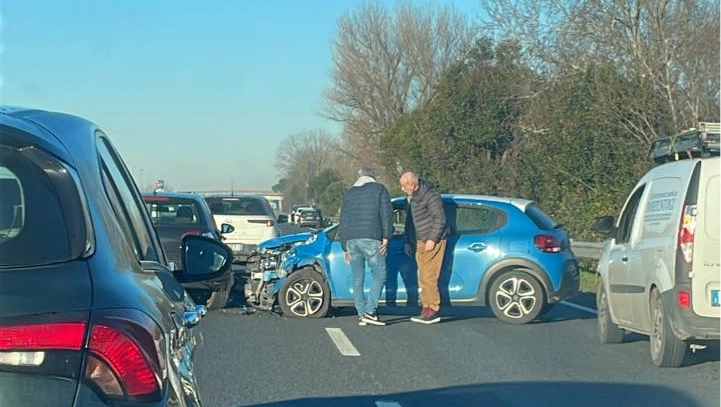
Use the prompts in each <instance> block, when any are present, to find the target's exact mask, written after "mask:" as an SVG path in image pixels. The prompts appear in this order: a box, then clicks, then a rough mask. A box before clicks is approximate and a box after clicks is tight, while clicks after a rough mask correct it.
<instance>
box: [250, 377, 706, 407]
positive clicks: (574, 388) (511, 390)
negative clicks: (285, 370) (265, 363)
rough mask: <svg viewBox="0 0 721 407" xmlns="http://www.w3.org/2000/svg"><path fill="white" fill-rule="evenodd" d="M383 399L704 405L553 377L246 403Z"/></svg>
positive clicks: (656, 391)
mask: <svg viewBox="0 0 721 407" xmlns="http://www.w3.org/2000/svg"><path fill="white" fill-rule="evenodd" d="M383 401H385V402H386V403H388V404H385V405H389V406H390V405H401V406H412V407H438V406H443V407H516V406H518V407H529V406H532V407H546V406H548V407H579V406H583V407H607V406H614V407H637V406H646V407H648V406H659V407H661V406H663V407H667V406H684V407H701V406H702V405H701V404H700V403H699V402H697V401H695V400H693V399H692V398H690V397H689V396H688V395H686V394H684V393H681V392H679V391H676V390H672V389H669V388H666V387H663V386H656V385H646V384H628V383H594V382H558V381H548V382H510V383H508V382H505V383H489V384H476V385H468V386H454V387H446V388H440V389H430V390H419V391H412V392H403V393H390V394H379V395H372V396H371V395H369V396H366V395H360V396H347V397H308V398H302V399H295V400H286V401H280V402H272V403H264V404H254V405H252V406H251V405H246V406H245V407H335V406H343V407H371V406H377V405H383V403H381V402H383ZM379 403H380V404H379ZM392 403H395V404H392ZM241 406H242V405H239V406H237V407H241Z"/></svg>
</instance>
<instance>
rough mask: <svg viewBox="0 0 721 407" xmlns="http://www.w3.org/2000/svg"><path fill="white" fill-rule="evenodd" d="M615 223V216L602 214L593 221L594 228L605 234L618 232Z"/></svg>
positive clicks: (609, 234)
mask: <svg viewBox="0 0 721 407" xmlns="http://www.w3.org/2000/svg"><path fill="white" fill-rule="evenodd" d="M614 223H615V220H614V219H613V216H602V217H600V218H596V220H595V221H594V223H593V229H594V230H595V231H596V232H598V233H601V234H603V235H606V236H611V235H614V234H615V233H616V226H615V225H614Z"/></svg>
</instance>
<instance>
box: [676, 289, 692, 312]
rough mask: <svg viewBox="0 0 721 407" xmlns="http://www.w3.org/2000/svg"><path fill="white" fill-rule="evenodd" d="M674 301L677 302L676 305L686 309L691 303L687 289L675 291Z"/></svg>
mask: <svg viewBox="0 0 721 407" xmlns="http://www.w3.org/2000/svg"><path fill="white" fill-rule="evenodd" d="M676 302H678V306H679V307H680V308H683V309H688V307H689V306H690V305H691V297H690V295H689V293H688V291H679V292H677V293H676Z"/></svg>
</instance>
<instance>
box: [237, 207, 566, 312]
mask: <svg viewBox="0 0 721 407" xmlns="http://www.w3.org/2000/svg"><path fill="white" fill-rule="evenodd" d="M442 199H443V205H444V211H445V214H446V218H447V220H448V224H449V227H450V231H451V233H450V235H449V237H448V242H447V247H446V252H445V256H444V261H443V267H442V269H441V277H440V280H439V288H440V292H441V301H442V303H443V304H445V305H485V306H488V307H489V308H490V309H491V310H492V312H493V313H494V315H495V316H496V317H497V318H499V319H500V320H502V321H504V322H507V323H511V324H525V323H528V322H530V321H532V320H534V319H535V318H537V317H538V316H539V315H541V314H542V313H544V312H546V311H547V310H549V309H550V307H551V306H552V304H554V303H556V302H558V301H560V300H562V299H563V298H565V297H567V296H569V295H572V294H575V293H576V292H577V291H578V284H579V269H578V263H577V261H576V258H575V256H574V254H573V252H572V251H571V249H570V240H569V237H568V233H567V232H566V231H565V230H564V229H563V228H562V227H561V225H560V224H558V223H557V222H556V221H554V220H553V219H552V218H551V217H550V216H548V215H547V214H546V213H544V212H543V211H542V210H541V208H540V207H538V206H537V205H536V204H535V203H534V202H532V201H529V200H524V199H517V198H501V197H490V196H479V195H460V194H444V195H442ZM392 202H393V209H394V234H393V236H392V237H391V239H389V244H388V254H387V256H386V262H387V263H386V265H387V270H388V271H387V272H388V274H387V279H386V284H385V287H384V290H383V293H382V295H381V301H380V303H381V304H385V305H410V306H416V305H417V304H418V300H419V286H418V279H417V266H416V263H415V259H414V258H413V256H409V255H408V254H406V251H405V243H406V239H405V233H404V231H405V230H404V229H405V218H406V199H405V198H403V197H400V198H395V199H393V201H392ZM337 232H338V227H337V225H334V226H331V227H329V228H326V229H324V230H320V231H317V232H312V233H305V234H300V235H289V236H283V237H281V238H278V239H273V240H274V241H273V242H265V245H263V246H264V247H262V248H259V252H258V253H257V259H256V261H254V262H253V263H252V265H249V269H248V281H247V283H246V290H245V292H246V299H247V300H248V302H249V303H251V304H254V305H256V306H258V307H260V308H264V309H269V310H272V309H276V308H279V310H280V312H282V313H283V314H284V315H286V316H290V317H306V318H319V317H324V316H326V315H327V314H328V313H329V311H330V309H331V307H344V306H353V295H352V273H351V269H350V265H348V264H347V263H345V261H344V259H343V250H342V248H341V244H340V241H339V239H338V236H337ZM369 280H370V279H366V281H369ZM366 290H369V287H366Z"/></svg>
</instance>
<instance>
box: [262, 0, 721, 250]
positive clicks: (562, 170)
mask: <svg viewBox="0 0 721 407" xmlns="http://www.w3.org/2000/svg"><path fill="white" fill-rule="evenodd" d="M719 30H720V27H719V8H718V4H716V3H713V2H711V1H708V0H701V1H696V2H688V1H684V0H666V1H661V2H659V1H651V0H637V1H633V2H629V1H621V0H580V1H566V0H545V1H537V0H488V1H485V0H484V1H481V2H479V7H478V14H477V15H476V16H468V15H464V14H462V13H460V12H459V11H457V10H456V9H454V8H452V7H448V6H438V5H433V4H431V5H424V6H419V5H418V4H417V3H411V2H406V3H399V4H397V5H396V6H395V7H394V8H388V7H386V6H384V5H383V4H382V3H378V2H368V3H365V4H363V5H361V6H359V7H358V8H357V9H355V10H353V11H351V12H349V13H347V14H345V15H343V16H342V17H340V18H339V20H338V29H337V34H336V37H335V39H334V41H333V44H332V46H333V61H332V63H333V69H332V80H331V86H330V87H329V89H327V90H326V93H325V95H324V97H325V102H326V106H325V107H324V112H323V114H324V115H325V116H326V117H328V118H331V119H333V120H335V121H337V122H338V123H339V124H340V126H341V129H342V130H341V134H340V135H332V134H330V133H329V132H328V131H325V130H314V131H306V132H303V133H299V134H295V135H291V136H289V137H288V138H287V139H286V140H285V142H284V143H283V144H282V145H281V146H279V148H278V152H277V161H276V164H277V167H278V169H279V171H280V172H281V174H282V175H283V176H282V178H281V179H280V180H279V182H278V184H277V185H276V186H275V187H274V190H276V191H277V192H282V193H283V194H284V195H285V198H286V200H287V201H289V202H294V203H295V202H297V203H310V204H316V205H318V206H320V207H321V209H323V211H324V213H326V214H334V213H336V212H337V210H338V208H339V205H340V199H341V197H342V194H343V192H344V191H345V190H346V189H347V188H348V187H349V185H350V184H351V183H352V182H353V181H354V180H355V171H356V170H357V168H358V167H359V166H361V165H371V166H374V167H376V168H377V169H378V170H379V171H380V173H381V174H382V176H381V180H382V181H383V182H384V183H385V184H386V185H387V186H388V187H389V189H390V190H391V192H392V193H394V194H400V189H399V188H398V187H397V184H398V182H397V180H398V177H399V176H400V174H401V173H402V172H403V171H407V170H413V171H416V172H418V173H419V174H421V176H422V177H424V178H426V179H428V180H430V181H431V182H432V183H434V184H435V185H436V186H437V187H438V188H439V189H440V190H441V191H443V192H455V193H477V194H487V195H499V196H514V197H522V198H527V199H531V200H534V201H536V202H537V203H538V204H539V206H541V207H542V208H543V209H544V210H545V211H546V212H547V213H548V214H549V215H551V216H552V217H553V218H554V219H556V220H557V221H559V222H560V223H562V224H564V225H565V227H566V228H568V229H569V231H570V233H571V236H573V237H574V238H576V239H579V240H593V239H595V238H596V237H595V236H594V235H593V232H592V229H591V226H592V222H593V219H594V218H595V217H597V216H600V215H605V214H616V213H618V211H619V210H620V207H621V206H622V205H623V202H624V199H625V197H626V196H627V194H628V192H629V190H630V188H632V186H633V184H634V183H635V182H636V181H637V180H638V178H639V177H640V175H641V174H643V173H644V172H645V171H646V170H648V168H650V166H651V165H652V162H651V161H650V160H649V159H648V151H649V147H650V144H651V142H652V141H653V140H654V139H656V138H658V137H660V136H664V135H670V134H674V133H677V132H679V131H681V130H683V129H686V128H690V127H694V126H696V125H697V123H698V122H699V121H719V89H720V85H719Z"/></svg>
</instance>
